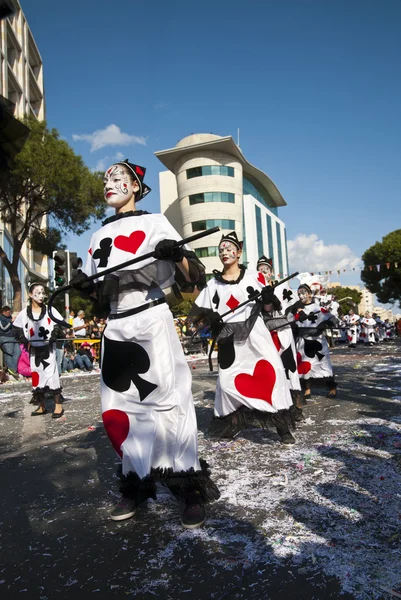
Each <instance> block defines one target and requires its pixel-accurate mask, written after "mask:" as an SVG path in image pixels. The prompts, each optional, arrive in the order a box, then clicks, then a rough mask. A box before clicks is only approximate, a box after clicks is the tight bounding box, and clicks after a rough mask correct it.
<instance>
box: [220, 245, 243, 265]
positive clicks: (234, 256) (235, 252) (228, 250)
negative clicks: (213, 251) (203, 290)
mask: <svg viewBox="0 0 401 600" xmlns="http://www.w3.org/2000/svg"><path fill="white" fill-rule="evenodd" d="M240 255H241V250H239V249H238V248H237V246H236V245H235V244H233V243H232V242H221V244H220V246H219V258H220V260H221V262H222V263H223V265H227V266H229V265H232V264H234V263H235V262H237V261H238V260H239V257H240Z"/></svg>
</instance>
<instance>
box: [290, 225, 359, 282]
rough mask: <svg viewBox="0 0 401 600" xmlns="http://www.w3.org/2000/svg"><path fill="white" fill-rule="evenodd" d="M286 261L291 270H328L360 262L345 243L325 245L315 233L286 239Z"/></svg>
mask: <svg viewBox="0 0 401 600" xmlns="http://www.w3.org/2000/svg"><path fill="white" fill-rule="evenodd" d="M287 246H288V261H289V263H290V265H291V270H292V271H300V272H302V271H309V272H314V273H315V272H319V271H323V272H324V271H330V270H336V269H347V270H348V269H352V268H356V267H358V266H359V265H360V264H361V259H360V258H358V257H357V256H355V254H354V253H353V252H352V250H351V248H349V247H348V246H346V245H345V244H329V245H326V244H325V243H324V241H323V240H320V239H319V238H318V236H317V235H316V234H315V233H311V234H310V235H305V234H304V233H300V234H298V235H297V237H296V238H295V239H294V240H288V244H287Z"/></svg>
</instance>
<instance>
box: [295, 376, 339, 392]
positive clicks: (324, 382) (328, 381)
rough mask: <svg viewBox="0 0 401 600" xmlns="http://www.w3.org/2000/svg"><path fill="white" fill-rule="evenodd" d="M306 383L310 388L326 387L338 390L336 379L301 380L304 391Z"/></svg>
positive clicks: (312, 378)
mask: <svg viewBox="0 0 401 600" xmlns="http://www.w3.org/2000/svg"><path fill="white" fill-rule="evenodd" d="M306 383H309V387H311V386H312V385H317V386H319V385H325V386H326V387H327V388H329V389H331V390H334V389H337V383H336V380H335V379H334V377H316V378H314V377H310V378H309V379H301V386H302V388H303V389H305V387H306V386H305V384H306Z"/></svg>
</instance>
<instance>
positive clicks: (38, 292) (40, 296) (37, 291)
mask: <svg viewBox="0 0 401 600" xmlns="http://www.w3.org/2000/svg"><path fill="white" fill-rule="evenodd" d="M29 296H30V297H31V298H32V300H34V301H35V302H36V304H43V301H44V299H45V288H44V287H43V285H36V286H35V287H34V288H33V290H32V292H30V294H29Z"/></svg>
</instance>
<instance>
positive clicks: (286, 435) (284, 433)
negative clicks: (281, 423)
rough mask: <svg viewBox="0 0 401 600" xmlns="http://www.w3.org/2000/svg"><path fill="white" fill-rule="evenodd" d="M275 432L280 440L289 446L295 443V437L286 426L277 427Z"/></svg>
mask: <svg viewBox="0 0 401 600" xmlns="http://www.w3.org/2000/svg"><path fill="white" fill-rule="evenodd" d="M277 433H278V436H279V438H280V442H281V443H282V444H285V445H286V446H289V445H291V444H295V438H294V436H293V435H292V434H291V432H290V430H289V429H288V428H286V427H277Z"/></svg>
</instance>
